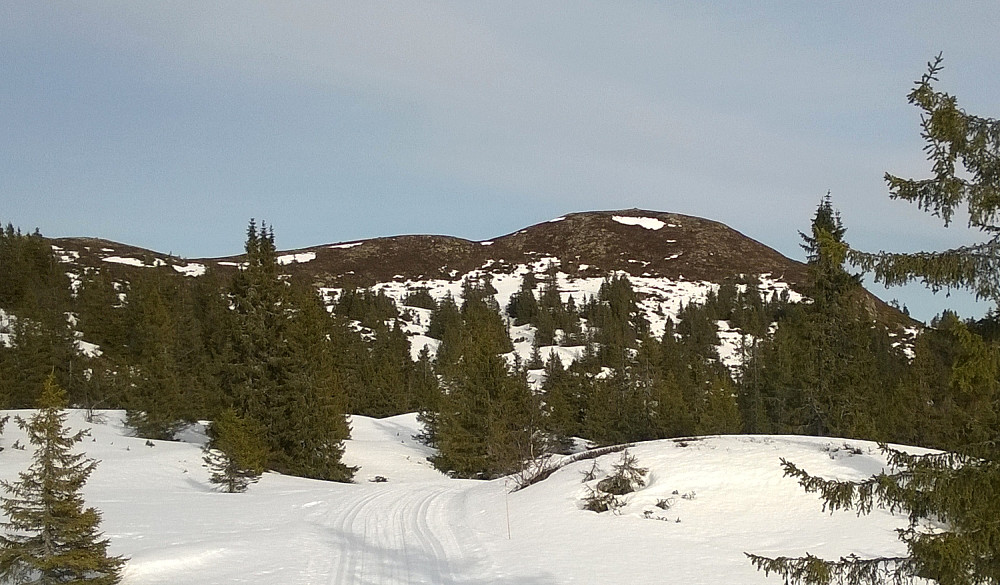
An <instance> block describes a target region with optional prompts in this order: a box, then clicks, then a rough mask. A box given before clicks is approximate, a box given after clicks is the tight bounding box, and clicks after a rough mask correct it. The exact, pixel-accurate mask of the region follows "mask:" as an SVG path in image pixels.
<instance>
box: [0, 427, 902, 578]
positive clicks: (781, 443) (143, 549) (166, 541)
mask: <svg viewBox="0 0 1000 585" xmlns="http://www.w3.org/2000/svg"><path fill="white" fill-rule="evenodd" d="M14 414H18V413H14ZM19 414H21V415H22V416H26V415H28V414H30V413H27V412H20V413H19ZM121 418H122V414H121V413H120V412H108V413H105V414H104V419H105V420H104V422H103V423H99V424H87V423H85V422H84V418H83V413H82V412H81V411H71V416H70V423H71V424H72V425H73V426H74V427H90V428H91V435H92V436H91V438H88V439H85V441H84V442H83V443H81V444H80V445H79V446H78V447H80V448H81V449H83V450H85V451H86V452H87V454H88V455H89V456H90V457H94V458H96V459H99V460H101V464H100V465H99V467H98V468H97V470H96V472H95V473H94V475H93V476H92V477H91V479H90V482H89V483H88V484H87V485H86V487H85V497H86V500H87V503H88V504H89V505H92V506H96V507H97V508H99V509H100V510H102V511H103V514H104V519H103V524H102V528H103V530H104V531H105V533H106V535H107V536H108V537H109V538H110V539H111V552H112V553H114V554H123V555H126V556H129V557H131V560H130V561H129V563H128V566H127V569H126V571H125V580H124V583H126V584H129V585H139V584H161V583H162V584H171V585H202V584H206V585H207V584H216V583H261V584H277V583H280V584H282V585H295V584H307V583H308V584H316V583H336V584H342V585H348V584H369V583H400V584H402V583H434V584H467V585H485V584H487V583H490V584H494V583H499V584H512V585H513V584H515V583H516V584H518V585H555V584H559V583H601V584H605V583H629V584H642V583H658V584H659V583H684V584H698V583H704V584H719V585H731V584H736V583H739V584H744V583H778V582H780V581H779V580H776V579H773V578H772V579H766V578H765V577H764V575H763V574H761V573H758V572H757V571H756V570H754V569H753V568H752V567H751V566H750V564H749V563H748V562H747V560H746V558H745V557H744V554H743V553H744V551H750V552H755V553H759V554H768V555H800V554H804V553H805V552H807V551H808V552H810V553H813V554H817V555H820V556H828V557H839V556H842V555H848V554H852V553H855V554H858V555H860V556H868V555H880V554H898V553H900V552H902V547H901V546H900V544H899V543H898V541H897V540H896V535H895V533H894V529H895V528H897V527H900V526H903V525H904V524H905V519H904V518H901V517H898V516H892V515H889V514H887V513H884V512H876V513H874V514H872V515H871V516H869V517H862V518H858V517H855V516H854V515H853V514H851V513H839V514H835V515H832V516H831V515H830V514H826V513H824V512H822V509H821V508H822V506H821V503H820V502H819V500H818V499H817V498H816V496H814V495H809V494H805V493H804V492H803V491H802V490H801V489H800V488H799V487H798V485H797V484H796V482H795V481H793V480H791V479H787V478H783V477H782V470H781V466H780V463H779V458H780V457H785V458H787V459H789V460H792V461H795V462H797V463H799V464H800V465H802V466H803V467H805V468H806V469H807V470H809V471H811V472H813V473H819V474H823V475H826V476H830V477H838V478H843V479H847V478H861V477H865V476H867V475H869V474H871V473H874V472H877V471H878V470H879V469H880V468H881V467H882V465H883V460H882V458H881V456H880V454H879V453H878V450H877V448H876V446H875V445H874V444H872V443H867V442H863V441H849V442H848V441H844V440H840V439H823V438H807V437H765V436H730V437H708V438H704V439H691V440H683V441H679V440H678V441H675V440H664V441H655V442H649V443H640V444H638V445H636V446H635V447H633V448H632V449H631V452H632V453H634V454H635V455H636V456H637V457H638V460H639V464H640V465H642V466H644V467H647V468H648V469H649V472H648V475H647V476H646V477H647V486H646V487H645V488H643V489H641V490H639V491H638V492H636V493H634V494H631V495H629V496H626V497H625V500H626V502H627V503H626V505H625V507H624V508H622V509H621V510H620V513H617V514H614V513H610V512H606V513H602V514H596V513H593V512H588V511H585V510H583V509H582V508H581V498H582V497H583V496H584V495H585V493H586V485H585V484H584V483H583V482H582V480H583V475H582V473H583V472H584V471H586V470H588V469H590V468H591V465H592V464H593V462H592V461H579V462H576V463H572V464H570V465H567V466H565V467H563V468H561V469H559V470H558V471H557V472H556V473H554V474H553V475H552V476H551V477H550V478H549V479H547V480H545V481H543V482H541V483H538V484H536V485H533V486H530V487H528V488H525V489H523V490H521V491H517V492H514V493H508V488H509V487H510V486H511V482H510V481H505V480H503V479H500V480H495V481H472V480H452V479H448V478H447V477H446V476H444V475H442V474H441V473H439V472H437V471H435V470H434V469H433V468H432V467H430V465H429V464H428V463H427V461H426V457H427V455H428V454H430V453H431V451H430V450H429V449H428V448H427V447H425V446H423V445H421V444H419V443H418V442H416V441H415V440H413V438H412V436H413V435H414V434H415V433H417V432H418V430H419V429H418V424H417V422H416V417H415V416H414V415H412V414H410V415H401V416H397V417H392V418H388V419H382V420H375V419H370V418H365V417H359V416H356V417H353V420H352V427H353V439H352V440H351V441H348V443H347V451H346V454H345V460H346V462H347V463H349V464H351V465H357V466H359V467H360V469H359V471H358V473H357V476H356V483H354V484H336V483H327V482H321V481H313V480H307V479H300V478H295V477H288V476H282V475H278V474H265V476H264V477H263V478H262V479H261V481H260V483H258V484H256V485H253V486H251V488H250V490H249V492H247V493H245V494H224V493H219V492H216V491H214V490H213V489H212V486H211V484H210V483H209V482H208V480H207V478H208V473H207V471H206V470H205V469H204V468H203V467H202V459H201V451H200V446H199V445H198V443H199V441H200V440H201V438H202V436H201V435H200V433H199V432H198V429H191V430H189V431H188V432H186V433H185V434H184V438H185V440H186V442H163V441H155V442H154V446H152V447H150V446H147V445H146V440H145V439H137V438H132V437H128V436H127V433H126V431H125V429H124V427H123V425H122V423H121ZM16 441H19V442H20V443H21V444H24V443H25V442H26V440H25V437H24V434H23V433H22V432H21V431H19V430H18V429H17V428H16V426H15V425H13V424H10V425H8V428H7V431H6V432H5V434H4V435H3V437H2V439H0V444H2V446H3V447H5V449H4V451H3V453H2V454H0V478H2V479H6V480H12V479H14V478H15V477H16V474H17V472H18V471H20V470H23V469H24V468H26V466H27V464H28V462H29V460H30V457H31V446H30V445H29V446H28V448H27V449H26V450H19V449H13V448H11V447H12V445H13V444H14V443H15V442H16ZM618 458H619V454H609V455H605V456H603V457H601V458H599V459H597V465H598V467H599V468H600V469H601V470H603V472H605V473H607V472H610V470H611V465H612V463H614V462H615V461H617V460H618ZM376 476H381V477H384V478H386V480H387V481H385V482H378V483H376V482H373V481H371V480H373V479H375V477H376ZM591 484H593V482H591ZM660 500H664V505H668V508H667V509H661V508H660V507H657V506H656V503H657V502H658V501H660Z"/></svg>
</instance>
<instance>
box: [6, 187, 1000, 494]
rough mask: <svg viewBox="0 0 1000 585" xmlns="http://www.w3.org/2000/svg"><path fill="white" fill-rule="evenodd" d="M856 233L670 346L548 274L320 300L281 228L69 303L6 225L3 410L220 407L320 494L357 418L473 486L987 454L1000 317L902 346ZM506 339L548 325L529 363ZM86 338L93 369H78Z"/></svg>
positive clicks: (605, 293) (823, 227)
mask: <svg viewBox="0 0 1000 585" xmlns="http://www.w3.org/2000/svg"><path fill="white" fill-rule="evenodd" d="M844 233H845V229H844V228H843V226H842V224H841V222H840V218H839V216H838V215H837V214H836V212H835V211H834V210H833V207H832V205H831V203H830V200H829V199H828V198H827V199H825V200H824V201H823V202H822V203H821V205H820V206H819V208H818V209H817V212H816V216H815V218H814V220H813V224H812V227H811V230H810V233H808V234H803V239H804V244H803V247H804V248H805V250H806V253H807V255H808V261H809V267H810V272H811V276H812V279H811V281H812V285H811V288H810V290H808V291H804V292H806V293H807V294H808V297H809V299H811V301H810V302H801V303H793V302H790V301H789V299H788V297H787V295H784V296H781V295H776V294H774V293H771V294H765V293H764V292H762V291H761V290H760V289H759V287H758V282H759V281H758V279H757V278H756V277H746V278H743V279H734V280H732V281H730V282H726V283H723V284H722V285H721V286H720V287H719V288H718V289H717V290H716V291H714V292H713V293H711V294H710V295H709V296H708V298H707V300H706V301H705V302H704V303H700V304H691V305H688V306H686V307H683V308H682V309H681V310H680V311H679V313H678V314H677V316H676V319H675V320H672V319H668V320H667V321H666V326H665V328H664V331H663V333H662V334H660V335H658V336H656V337H654V336H653V334H652V331H651V328H650V324H649V323H647V322H646V320H645V319H644V318H643V316H642V312H641V311H640V310H639V306H638V302H639V300H640V299H639V298H638V295H637V294H636V292H635V291H634V290H633V288H632V286H631V284H630V282H629V280H628V278H626V277H623V276H613V277H609V278H608V279H607V280H606V281H605V282H604V284H603V285H602V286H601V288H600V291H599V292H598V294H597V295H595V296H593V297H591V298H579V299H578V298H573V297H571V296H567V297H565V298H564V297H563V295H562V294H560V291H559V287H558V283H557V281H556V272H555V270H554V269H552V270H549V271H547V272H545V273H543V274H540V275H537V276H536V275H534V274H530V273H529V274H528V275H526V277H525V278H524V280H523V282H522V285H521V288H520V290H519V291H518V292H517V293H515V294H514V295H513V296H512V297H511V300H510V302H509V304H508V305H507V306H505V307H501V306H499V305H498V304H497V302H496V296H495V295H496V292H497V291H496V290H495V289H494V288H493V285H492V283H491V281H490V280H489V278H488V277H486V278H483V279H480V280H466V281H465V282H464V283H463V286H462V290H461V293H460V294H459V295H458V297H457V298H455V297H452V296H450V295H449V296H445V297H444V298H441V299H438V300H435V299H434V298H433V297H432V296H431V295H430V294H429V293H428V291H426V290H416V291H412V292H411V293H410V294H409V295H408V296H407V297H406V298H405V299H404V301H403V303H402V305H403V306H402V307H398V306H397V304H396V303H395V302H394V301H393V300H392V299H390V298H388V297H387V296H385V294H384V293H381V292H378V291H373V290H369V289H356V290H350V289H348V290H344V291H341V292H340V293H339V294H338V295H336V296H335V297H334V298H327V299H324V298H321V297H320V296H319V295H318V294H317V292H316V290H315V288H314V287H313V285H312V284H311V283H308V282H299V281H297V280H295V279H292V278H288V277H286V276H283V275H281V274H280V271H279V270H278V265H277V262H276V259H275V247H274V234H273V232H272V231H270V230H268V229H267V228H261V229H258V228H257V227H256V225H255V224H253V223H251V225H250V226H249V228H248V233H247V241H246V250H247V257H246V260H247V263H246V265H245V266H244V267H243V268H242V269H241V270H239V271H237V272H236V273H235V274H223V273H220V272H217V271H214V270H212V269H211V268H209V270H208V272H207V273H206V274H205V275H204V276H201V277H198V278H179V277H177V276H176V275H173V274H170V271H169V269H166V268H162V269H156V268H144V269H141V270H137V271H131V272H129V273H128V278H127V279H126V278H123V277H121V276H120V275H119V276H117V277H116V276H115V275H113V274H112V273H111V272H109V271H108V270H105V269H102V270H98V269H90V270H87V271H86V272H85V273H84V274H82V275H80V279H79V283H78V284H77V285H76V287H75V292H74V294H70V292H69V291H70V285H69V281H68V279H67V277H66V275H65V274H63V269H62V267H61V266H60V265H59V263H58V262H57V261H56V259H55V258H54V257H53V254H52V250H51V248H50V247H49V246H47V245H46V243H45V241H44V239H43V238H41V236H40V235H38V234H37V233H36V234H31V235H23V234H20V233H18V232H17V231H16V230H13V229H12V228H8V229H7V230H6V231H5V232H4V233H3V239H2V240H0V267H2V271H3V275H2V276H3V278H2V280H0V282H2V283H3V286H2V288H0V295H2V296H0V308H3V309H4V310H5V312H6V313H7V314H8V315H10V316H11V317H10V318H9V319H8V320H7V322H6V323H4V324H0V326H2V327H4V328H5V329H0V331H6V332H7V333H9V338H10V343H9V344H7V345H8V346H5V347H0V400H2V405H3V406H4V407H6V408H21V407H30V406H31V405H33V404H34V401H35V399H36V397H37V394H38V392H39V391H40V389H41V383H42V381H43V380H44V379H45V377H46V376H47V375H49V374H50V373H53V372H54V373H55V375H56V377H57V379H58V381H59V383H60V385H62V386H63V387H65V388H66V389H67V390H68V391H69V393H70V400H71V403H73V404H75V405H77V406H81V407H84V408H123V409H126V411H127V413H128V423H129V424H130V425H131V426H132V427H133V428H134V429H135V430H136V432H137V433H138V434H140V435H142V436H148V437H154V438H168V437H170V436H172V434H173V433H174V432H175V431H176V430H177V429H178V428H179V426H180V425H182V424H184V423H185V422H187V421H192V420H199V419H213V420H214V419H215V418H217V417H218V416H219V414H220V413H222V412H224V411H225V412H227V413H228V414H227V416H233V415H235V416H239V417H244V418H245V419H247V420H250V421H251V422H252V423H253V424H260V425H262V427H263V429H264V433H265V435H266V438H267V446H268V450H269V456H268V466H269V467H270V468H273V469H278V470H282V471H286V472H289V473H295V474H299V475H306V476H309V477H319V478H325V479H347V478H349V477H350V475H351V471H352V470H350V469H348V468H346V467H345V466H343V464H342V463H341V462H340V454H341V452H342V441H343V440H344V439H345V438H346V437H347V436H348V432H349V429H348V427H347V423H346V421H345V414H346V413H353V414H363V415H368V416H375V417H383V416H389V415H394V414H399V413H404V412H413V411H419V412H420V418H421V420H422V421H423V422H424V423H425V428H426V432H425V436H424V438H425V440H427V441H428V442H429V443H431V444H433V445H434V446H436V447H437V448H438V455H437V456H436V458H435V464H436V465H438V466H439V467H440V468H442V469H445V470H448V471H450V472H452V473H454V474H456V475H458V476H463V477H492V476H497V475H501V474H505V473H510V472H513V471H517V470H518V469H520V467H521V466H522V465H524V463H525V462H526V461H530V460H532V459H535V458H537V457H538V456H540V455H542V454H544V453H549V452H558V451H565V450H568V449H570V448H571V447H572V444H573V441H574V439H575V438H582V439H587V440H590V441H593V442H595V443H597V444H616V443H623V442H632V441H641V440H649V439H657V438H667V437H678V436H689V435H702V434H717V433H768V434H772V433H773V434H813V435H828V436H840V437H850V438H864V439H875V440H880V441H889V442H900V443H906V444H913V445H922V446H928V447H939V448H949V447H952V446H956V445H961V444H967V443H969V442H974V441H976V440H981V439H983V438H984V437H988V436H992V435H991V433H995V431H996V428H997V423H998V421H997V413H998V412H1000V410H998V399H1000V392H998V388H997V383H998V380H1000V370H998V368H1000V353H998V350H997V343H996V342H997V330H998V327H997V325H996V320H995V319H993V318H988V319H985V320H983V321H982V322H977V323H972V322H964V321H962V320H960V319H959V318H958V317H957V316H956V315H954V314H951V313H946V314H944V315H942V316H941V317H940V318H938V319H936V320H935V321H934V322H933V323H932V324H931V325H930V327H927V328H926V329H924V330H923V332H922V333H921V334H920V335H919V336H917V338H916V340H915V341H913V342H912V347H911V348H907V347H904V345H902V344H901V343H900V340H901V338H900V337H899V335H898V332H897V331H895V330H891V329H890V328H888V327H887V326H885V325H884V324H880V323H879V322H877V321H876V320H875V316H874V314H873V312H872V311H871V309H870V307H869V305H868V303H867V302H866V299H867V296H866V295H867V293H865V291H864V290H863V289H862V288H861V284H860V279H859V278H858V277H857V276H855V275H852V274H850V273H849V272H848V271H847V270H846V269H845V268H844V258H843V257H842V252H839V251H838V250H841V249H842V246H839V245H838V244H840V243H842V242H843V237H844ZM327 307H329V309H330V310H327ZM428 315H429V321H428V322H427V323H426V325H427V335H429V336H430V337H432V338H434V339H436V340H437V341H438V342H439V343H438V345H437V348H436V352H433V354H432V352H431V351H428V350H427V349H426V348H425V349H424V350H423V351H421V352H420V353H419V354H418V356H416V359H414V358H413V357H412V356H411V351H410V338H409V336H408V335H407V333H406V325H407V324H408V323H410V324H420V325H421V326H422V325H424V324H425V323H422V322H421V319H424V320H426V319H428ZM720 322H725V324H727V325H728V327H729V328H730V329H731V330H737V331H739V333H740V347H739V351H740V353H741V355H740V356H739V358H740V359H739V360H737V361H738V362H739V363H741V364H742V365H741V366H739V367H738V368H734V367H727V366H726V365H724V364H723V363H722V360H721V359H720V356H719V355H718V347H719V336H718V327H719V323H720ZM511 324H513V325H531V326H532V331H533V332H534V346H533V351H532V355H531V356H530V357H529V358H528V359H527V360H526V361H521V359H520V358H519V357H517V356H516V354H515V353H513V341H512V340H511V338H510V335H509V331H510V327H509V326H510V325H511ZM80 338H82V339H84V340H86V341H87V342H91V343H94V344H97V345H98V346H99V348H100V351H101V354H100V355H99V356H93V357H85V356H83V355H81V354H80V351H79V350H78V348H76V347H74V344H75V343H76V342H77V341H78V340H79V339H80ZM906 351H910V352H911V354H910V355H907V353H906ZM568 355H574V356H577V358H578V359H574V360H572V361H571V360H568V359H567V360H565V363H564V359H563V358H564V357H565V356H568ZM532 380H534V381H535V382H534V383H532Z"/></svg>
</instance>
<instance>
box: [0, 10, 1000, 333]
mask: <svg viewBox="0 0 1000 585" xmlns="http://www.w3.org/2000/svg"><path fill="white" fill-rule="evenodd" d="M998 25H1000V4H998V3H996V2H993V1H992V0H991V1H983V2H947V3H946V2H940V1H934V2H923V1H900V2H745V3H737V2H732V3H730V2H713V1H692V2H683V1H682V2H666V3H661V2H627V1H618V2H587V1H584V0H573V1H566V2H557V1H553V2H514V1H505V2H487V1H477V2H444V1H441V2H439V1H427V2H415V1H413V0H404V1H399V2H393V1H384V2H332V1H323V2H319V1H317V2H281V3H278V2H270V3H267V2H250V1H246V0H233V1H227V2H221V1H220V2H209V1H206V2H201V1H199V2H133V1H102V0H91V1H88V2H29V1H20V0H17V1H13V2H5V3H3V4H2V5H0V54H2V55H3V58H2V59H0V79H2V80H3V81H2V82H0V83H2V86H3V91H0V111H2V112H3V113H4V115H3V116H2V117H0V221H3V222H4V223H7V222H13V223H14V224H15V225H18V226H20V227H22V228H23V229H26V230H30V229H34V228H35V227H38V228H39V229H41V231H42V233H43V234H45V235H47V236H53V237H60V236H93V237H101V238H106V239H109V240H113V241H118V242H123V243H128V244H132V245H136V246H141V247H144V248H149V249H153V250H156V251H159V252H165V253H166V252H169V253H173V254H175V255H178V256H181V257H186V258H199V257H214V256H224V255H230V254H234V253H238V252H240V251H241V249H242V244H243V239H244V233H245V229H246V225H247V222H248V220H249V219H250V218H257V219H258V221H259V220H264V221H266V222H267V223H269V224H270V225H273V226H274V229H275V232H276V237H277V244H278V247H279V248H281V249H294V248H299V247H306V246H312V245H319V244H324V243H332V242H339V241H348V240H354V239H361V238H370V237H377V236H389V235H398V234H404V233H432V234H446V235H454V236H460V237H464V238H469V239H473V240H485V239H489V238H492V237H495V236H499V235H502V234H506V233H510V232H513V231H516V230H518V229H520V228H522V227H525V226H528V225H532V224H535V223H539V222H542V221H545V220H547V219H551V218H554V217H557V216H560V215H564V214H566V213H570V212H576V211H589V210H602V209H625V208H634V207H635V208H641V209H651V210H657V211H669V212H676V213H684V214H689V215H697V216H701V217H706V218H709V219H714V220H717V221H721V222H723V223H726V224H727V225H729V226H731V227H733V228H734V229H736V230H738V231H740V232H742V233H744V234H746V235H748V236H750V237H752V238H754V239H756V240H759V241H761V242H763V243H765V244H767V245H769V246H771V247H773V248H775V249H777V250H778V251H780V252H782V253H784V254H786V255H788V256H790V257H792V258H796V259H800V260H801V259H803V252H802V251H801V250H800V249H799V246H798V244H799V243H800V239H799V236H798V231H799V230H808V227H809V222H810V220H811V218H812V215H813V213H814V212H815V209H816V206H817V205H818V204H819V202H820V200H821V198H822V196H823V195H824V194H825V193H826V192H827V191H829V192H830V193H831V196H832V198H833V203H834V205H835V207H837V208H838V209H839V210H840V212H841V216H842V218H843V221H844V224H845V226H846V227H847V229H848V231H847V241H848V242H849V243H850V244H852V245H853V246H855V247H857V248H859V249H865V250H892V251H913V250H921V249H944V248H949V247H954V246H957V245H962V244H966V243H970V242H975V241H977V240H979V239H981V234H979V233H977V232H970V231H969V230H967V229H966V228H965V222H964V220H963V219H962V218H959V219H958V220H957V221H956V222H954V223H953V224H952V226H951V227H949V228H947V229H945V228H944V226H943V225H942V223H941V221H940V220H939V219H938V218H935V217H932V216H930V215H929V214H926V213H923V212H921V211H919V210H918V209H916V208H914V207H913V206H911V205H909V204H907V203H904V202H898V201H891V200H890V199H889V197H888V192H887V189H886V187H885V183H884V180H883V175H884V173H885V172H887V171H889V172H892V173H894V174H897V175H901V176H909V177H923V176H926V174H927V171H928V167H929V165H928V163H927V162H926V160H925V157H924V154H923V152H922V143H921V140H920V136H919V126H918V124H919V112H918V110H917V109H916V108H914V107H913V106H910V105H908V104H907V103H906V94H907V93H908V91H909V89H910V88H911V87H912V85H913V82H914V80H916V79H918V78H919V77H920V75H921V74H922V73H923V72H924V71H925V70H926V63H927V61H928V60H930V59H932V58H933V57H934V56H935V55H937V54H938V53H943V55H944V59H945V61H944V64H945V69H944V71H943V72H942V74H941V80H940V82H939V84H938V87H939V89H942V90H945V91H948V92H949V93H953V94H955V95H957V96H958V97H959V100H960V101H959V103H960V105H961V106H962V107H963V108H965V109H966V110H968V111H969V112H973V113H976V114H979V115H984V116H989V117H1000V43H997V42H996V30H997V26H998ZM876 292H877V294H879V295H880V296H882V297H883V298H886V299H891V298H898V299H899V300H900V301H901V302H902V303H903V304H906V305H907V306H908V307H909V308H910V310H911V312H912V313H913V314H914V316H916V317H918V318H921V319H929V318H930V317H931V316H933V315H934V314H936V313H938V312H940V311H941V310H942V309H944V308H946V307H954V308H957V309H958V310H959V312H960V314H962V315H974V314H977V313H982V312H983V311H984V310H985V307H986V306H985V305H983V304H979V305H973V304H972V303H971V301H970V299H969V298H968V297H966V296H964V295H960V294H955V295H953V296H952V297H951V298H945V297H944V296H943V295H937V296H931V295H929V294H926V293H925V292H924V291H923V290H922V288H921V287H919V286H915V287H910V288H907V289H893V290H890V291H887V292H886V291H880V290H876Z"/></svg>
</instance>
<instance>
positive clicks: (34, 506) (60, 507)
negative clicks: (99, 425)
mask: <svg viewBox="0 0 1000 585" xmlns="http://www.w3.org/2000/svg"><path fill="white" fill-rule="evenodd" d="M65 406H66V392H65V391H64V390H62V389H61V388H59V386H58V385H56V382H55V377H54V376H50V377H49V378H48V380H46V382H45V385H44V388H43V390H42V395H41V398H40V399H39V401H38V409H39V410H38V412H37V413H36V414H35V415H33V416H32V417H31V418H30V420H28V421H24V420H19V421H18V424H19V426H20V427H21V428H22V429H23V430H25V431H27V433H28V438H29V440H30V441H31V444H32V445H35V447H36V449H35V454H34V460H33V463H32V464H31V466H30V467H29V468H28V470H27V471H25V472H22V473H20V474H19V476H18V481H16V482H3V483H2V485H3V488H4V490H5V491H6V492H7V496H5V497H3V498H2V499H0V507H3V510H4V512H5V513H6V514H7V521H6V522H4V523H3V527H4V529H5V530H6V532H7V533H6V534H5V535H3V536H0V576H2V578H3V579H4V580H5V581H9V582H13V583H40V584H48V583H94V584H95V585H104V584H111V583H118V582H119V580H120V579H121V569H122V566H123V565H124V563H125V559H123V558H122V557H112V556H108V554H107V549H108V544H109V542H108V540H107V539H105V538H102V535H101V533H100V532H99V530H98V525H99V524H100V520H101V515H100V513H99V512H98V511H97V510H96V509H94V508H84V501H83V497H82V495H81V493H80V491H81V489H82V488H83V485H84V484H85V483H86V481H87V479H88V478H89V477H90V474H91V473H93V471H94V469H95V468H96V467H97V462H96V461H94V460H92V459H86V458H85V457H84V455H83V454H80V453H73V452H72V449H73V446H74V445H75V444H76V443H79V442H80V441H81V440H82V439H83V437H84V436H85V435H86V432H85V431H80V432H77V433H75V434H71V433H70V432H69V431H68V430H67V429H66V413H65V412H64V411H63V408H65Z"/></svg>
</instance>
